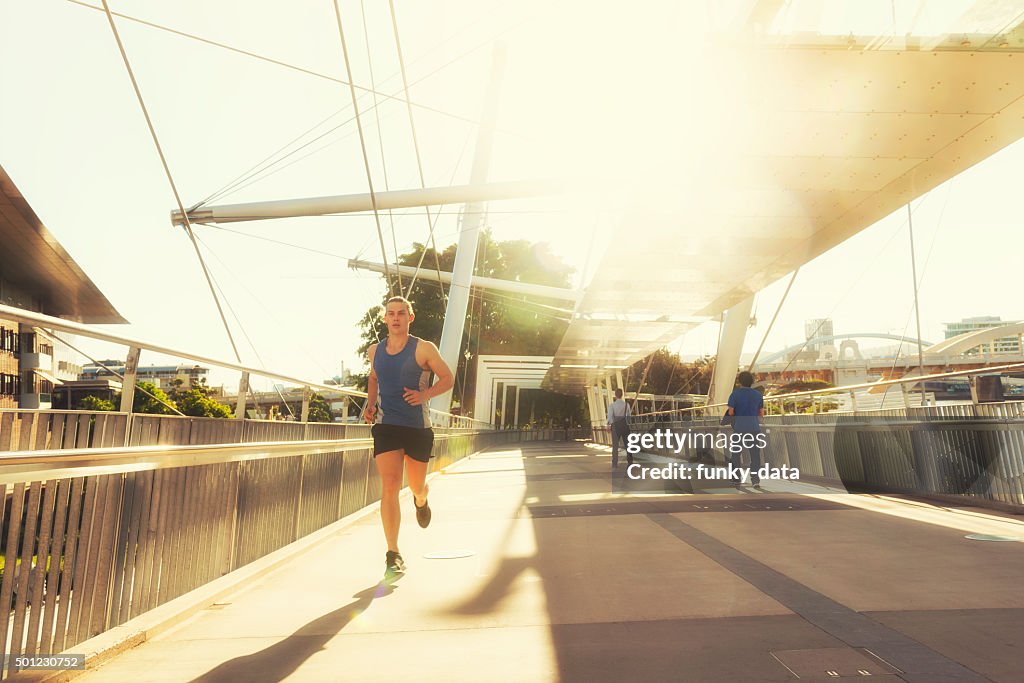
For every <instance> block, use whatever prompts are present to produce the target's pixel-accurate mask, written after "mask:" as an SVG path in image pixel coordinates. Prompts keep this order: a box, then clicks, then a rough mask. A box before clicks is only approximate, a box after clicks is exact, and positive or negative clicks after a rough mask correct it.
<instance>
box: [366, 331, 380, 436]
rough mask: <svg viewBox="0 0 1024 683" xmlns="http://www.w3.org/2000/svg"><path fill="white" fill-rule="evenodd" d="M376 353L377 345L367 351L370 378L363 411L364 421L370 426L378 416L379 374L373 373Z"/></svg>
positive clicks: (367, 383) (367, 382) (367, 381)
mask: <svg viewBox="0 0 1024 683" xmlns="http://www.w3.org/2000/svg"><path fill="white" fill-rule="evenodd" d="M376 352H377V345H376V344H374V345H373V346H371V347H370V349H369V351H367V356H368V357H369V359H370V376H369V377H368V378H367V380H366V407H365V408H364V409H363V419H364V420H365V421H366V422H368V423H369V424H373V421H374V419H375V418H376V416H377V373H376V372H374V371H373V355H374V354H375V353H376Z"/></svg>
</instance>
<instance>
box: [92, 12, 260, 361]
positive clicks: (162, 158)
mask: <svg viewBox="0 0 1024 683" xmlns="http://www.w3.org/2000/svg"><path fill="white" fill-rule="evenodd" d="M101 1H102V2H103V10H104V12H105V13H106V15H107V21H108V22H109V23H110V30H111V31H112V32H113V33H114V40H115V41H116V42H117V49H118V50H119V51H120V52H121V59H122V60H124V67H125V69H126V70H127V71H128V77H129V78H130V79H131V82H132V88H133V89H134V90H135V97H136V98H137V99H138V101H139V107H140V108H141V109H142V115H143V116H144V117H145V118H146V125H147V126H148V127H149V133H150V135H151V136H152V138H153V144H154V145H156V151H157V154H158V155H159V156H160V163H161V164H162V165H163V167H164V173H165V174H167V182H168V183H170V185H171V191H172V192H173V193H174V201H175V202H177V204H178V209H179V210H180V211H181V212H182V216H183V217H184V219H185V230H186V232H187V233H188V237H189V241H191V242H192V248H193V249H195V252H196V256H197V257H198V258H199V265H200V267H202V269H203V275H205V276H206V284H207V285H209V287H210V294H211V295H212V296H213V302H214V303H215V304H216V305H217V312H218V313H219V314H220V319H221V322H222V323H223V324H224V331H225V332H227V335H228V341H229V342H231V349H232V351H234V353H235V359H236V360H237V361H238V362H239V363H241V362H242V358H241V356H239V355H238V347H237V346H236V345H235V338H234V337H233V336H232V335H231V328H230V327H228V321H227V318H226V317H225V316H224V309H223V308H221V305H220V301H219V300H218V299H217V293H216V291H214V288H213V281H212V280H211V279H210V273H209V271H208V270H207V268H206V263H205V262H204V261H203V255H202V254H201V253H200V251H199V245H198V244H197V243H196V238H195V234H194V233H193V232H192V224H191V223H190V222H189V220H188V214H186V213H185V205H184V204H183V203H182V201H181V195H180V194H179V193H178V186H177V185H176V184H175V183H174V176H173V175H171V169H170V167H169V166H168V165H167V157H166V156H164V150H163V148H162V147H161V146H160V140H159V138H158V137H157V134H156V129H155V128H154V127H153V121H152V119H150V117H149V110H148V109H146V102H145V101H144V100H143V99H142V91H141V90H140V89H139V83H138V81H137V80H136V79H135V72H133V71H132V65H131V63H130V62H129V61H128V53H127V52H125V49H124V44H123V43H122V42H121V36H120V34H119V33H118V32H117V25H116V24H115V23H114V17H113V15H112V14H111V13H110V6H109V5H108V4H107V0H101Z"/></svg>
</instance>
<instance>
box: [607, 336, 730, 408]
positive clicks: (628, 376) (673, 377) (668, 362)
mask: <svg viewBox="0 0 1024 683" xmlns="http://www.w3.org/2000/svg"><path fill="white" fill-rule="evenodd" d="M714 371H715V359H714V357H711V356H704V357H703V358H698V359H697V360H695V361H693V362H692V363H688V362H686V361H683V360H682V359H680V358H679V354H677V353H672V352H671V351H669V350H668V349H658V350H657V351H655V352H654V353H653V354H651V355H650V356H649V357H647V358H645V359H643V360H639V361H637V362H636V363H633V365H631V366H630V367H629V368H628V369H627V370H626V372H625V376H624V381H625V383H626V386H627V387H630V389H631V390H633V391H636V390H637V389H636V387H637V386H639V392H640V393H642V394H657V395H664V396H675V395H676V394H707V393H708V390H709V389H710V386H711V378H712V376H713V375H714ZM641 382H642V384H641ZM627 398H628V397H627ZM655 409H657V410H662V409H664V408H663V407H662V406H656V407H655Z"/></svg>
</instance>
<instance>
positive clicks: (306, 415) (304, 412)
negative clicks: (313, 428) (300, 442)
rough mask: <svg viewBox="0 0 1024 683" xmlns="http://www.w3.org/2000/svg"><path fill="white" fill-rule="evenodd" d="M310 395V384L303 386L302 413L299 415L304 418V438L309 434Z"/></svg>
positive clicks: (301, 418)
mask: <svg viewBox="0 0 1024 683" xmlns="http://www.w3.org/2000/svg"><path fill="white" fill-rule="evenodd" d="M309 397H310V389H309V385H308V384H307V385H306V386H304V387H302V415H301V416H300V417H299V419H300V420H302V424H303V427H302V438H303V439H306V438H307V437H308V435H309Z"/></svg>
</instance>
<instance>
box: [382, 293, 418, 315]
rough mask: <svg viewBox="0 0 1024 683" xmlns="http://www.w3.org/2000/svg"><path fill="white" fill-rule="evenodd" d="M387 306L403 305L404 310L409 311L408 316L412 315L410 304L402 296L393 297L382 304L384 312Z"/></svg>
mask: <svg viewBox="0 0 1024 683" xmlns="http://www.w3.org/2000/svg"><path fill="white" fill-rule="evenodd" d="M388 304H405V307H406V309H407V310H408V311H409V315H412V302H411V301H409V300H408V299H406V298H405V297H404V296H393V297H391V298H390V299H388V300H387V301H385V302H384V310H385V311H387V310H388Z"/></svg>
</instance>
